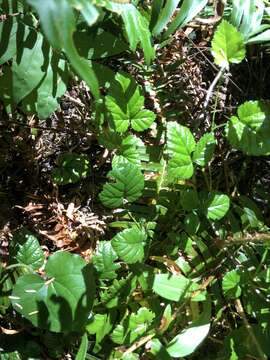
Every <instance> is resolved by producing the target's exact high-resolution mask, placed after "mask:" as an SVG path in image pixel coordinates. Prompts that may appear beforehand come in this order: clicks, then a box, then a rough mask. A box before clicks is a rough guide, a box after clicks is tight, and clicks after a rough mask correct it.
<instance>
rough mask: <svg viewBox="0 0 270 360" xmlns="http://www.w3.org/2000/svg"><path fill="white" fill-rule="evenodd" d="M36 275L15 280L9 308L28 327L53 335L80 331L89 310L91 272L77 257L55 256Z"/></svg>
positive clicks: (91, 283)
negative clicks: (28, 324) (40, 274)
mask: <svg viewBox="0 0 270 360" xmlns="http://www.w3.org/2000/svg"><path fill="white" fill-rule="evenodd" d="M45 273H46V279H43V278H42V277H41V276H39V275H37V274H27V275H23V276H21V277H19V279H18V280H17V282H16V284H15V286H14V289H13V293H12V297H11V300H12V305H13V307H14V309H15V310H16V311H18V312H19V313H20V314H22V315H23V316H24V317H25V318H26V319H28V320H29V321H31V322H32V324H33V325H34V326H36V327H39V328H41V329H48V330H50V331H54V332H71V331H81V330H82V329H83V327H84V325H85V323H86V321H87V318H88V315H89V312H90V310H91V308H92V304H93V300H94V294H95V283H94V278H93V274H92V271H91V268H90V267H89V265H87V264H86V262H85V261H84V260H83V259H82V258H81V257H80V256H79V255H74V254H71V253H69V252H61V251H59V252H56V253H54V254H53V255H51V256H50V257H49V260H48V262H47V264H46V267H45Z"/></svg>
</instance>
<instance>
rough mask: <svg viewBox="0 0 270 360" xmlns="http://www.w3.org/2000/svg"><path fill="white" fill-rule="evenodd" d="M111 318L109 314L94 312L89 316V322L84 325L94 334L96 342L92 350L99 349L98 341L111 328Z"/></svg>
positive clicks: (99, 341)
mask: <svg viewBox="0 0 270 360" xmlns="http://www.w3.org/2000/svg"><path fill="white" fill-rule="evenodd" d="M112 327H113V325H112V319H111V316H110V314H109V315H107V314H95V315H94V316H93V317H91V318H90V323H89V324H87V325H86V331H87V332H88V333H89V334H92V335H94V334H95V335H96V344H95V348H94V352H95V351H96V350H97V351H99V350H101V348H100V345H99V344H100V343H101V341H102V340H103V339H104V337H105V336H106V335H107V334H109V333H110V331H111V330H112Z"/></svg>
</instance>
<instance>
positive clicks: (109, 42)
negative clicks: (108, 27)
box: [73, 28, 128, 60]
mask: <svg viewBox="0 0 270 360" xmlns="http://www.w3.org/2000/svg"><path fill="white" fill-rule="evenodd" d="M73 38H74V43H75V45H76V47H77V49H78V53H79V54H80V55H81V56H83V57H85V58H87V59H92V60H94V59H97V60H98V59H103V58H106V57H109V56H114V55H117V54H120V53H122V52H124V51H126V50H128V44H127V43H125V42H124V41H122V40H121V39H120V38H119V37H116V36H114V35H112V34H111V33H109V32H107V31H104V30H103V29H101V28H99V29H98V30H97V31H91V32H89V31H79V30H77V31H75V33H74V37H73Z"/></svg>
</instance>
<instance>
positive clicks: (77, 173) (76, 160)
mask: <svg viewBox="0 0 270 360" xmlns="http://www.w3.org/2000/svg"><path fill="white" fill-rule="evenodd" d="M57 163H58V168H56V169H54V170H53V171H52V178H53V181H54V182H55V183H56V184H58V185H66V184H71V183H76V182H78V181H80V180H81V179H83V178H85V177H87V176H88V175H89V172H90V168H89V159H88V156H86V155H78V154H74V153H66V154H61V155H60V156H59V157H58V160H57Z"/></svg>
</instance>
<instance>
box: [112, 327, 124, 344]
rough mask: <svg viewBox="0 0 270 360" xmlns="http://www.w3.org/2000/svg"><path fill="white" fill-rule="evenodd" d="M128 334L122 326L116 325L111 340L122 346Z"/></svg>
mask: <svg viewBox="0 0 270 360" xmlns="http://www.w3.org/2000/svg"><path fill="white" fill-rule="evenodd" d="M127 335H128V333H127V332H125V329H124V326H123V325H121V324H118V325H117V326H116V327H115V328H114V329H113V332H112V334H111V336H110V337H111V339H112V341H113V342H114V343H116V344H119V345H122V344H124V342H125V339H126V337H127Z"/></svg>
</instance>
